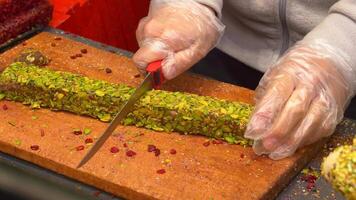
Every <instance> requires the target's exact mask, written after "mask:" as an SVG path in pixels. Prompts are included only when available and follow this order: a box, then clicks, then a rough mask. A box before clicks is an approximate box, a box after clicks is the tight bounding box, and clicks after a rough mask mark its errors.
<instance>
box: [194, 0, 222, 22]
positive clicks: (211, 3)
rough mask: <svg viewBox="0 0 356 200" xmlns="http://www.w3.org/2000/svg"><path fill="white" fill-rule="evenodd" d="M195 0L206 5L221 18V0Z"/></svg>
mask: <svg viewBox="0 0 356 200" xmlns="http://www.w3.org/2000/svg"><path fill="white" fill-rule="evenodd" d="M195 1H196V2H198V3H200V4H203V5H206V6H208V7H210V8H212V9H213V10H215V12H216V13H217V15H218V17H219V18H221V16H222V14H221V10H222V7H223V0H195Z"/></svg>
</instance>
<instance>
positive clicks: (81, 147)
mask: <svg viewBox="0 0 356 200" xmlns="http://www.w3.org/2000/svg"><path fill="white" fill-rule="evenodd" d="M75 149H76V150H77V151H82V150H84V145H80V146H77V147H76V148H75Z"/></svg>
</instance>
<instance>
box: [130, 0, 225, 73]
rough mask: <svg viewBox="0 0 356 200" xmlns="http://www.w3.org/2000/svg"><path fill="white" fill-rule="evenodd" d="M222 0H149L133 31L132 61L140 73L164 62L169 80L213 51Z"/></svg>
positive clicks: (219, 31) (219, 29) (221, 27)
mask: <svg viewBox="0 0 356 200" xmlns="http://www.w3.org/2000/svg"><path fill="white" fill-rule="evenodd" d="M221 7H222V0H179V1H176V0H152V1H151V5H150V10H149V14H148V16H147V17H145V18H144V19H142V20H141V21H140V23H139V26H138V28H137V31H136V37H137V41H138V43H139V46H140V48H139V50H138V51H137V52H136V53H135V55H134V56H133V61H134V62H135V63H136V65H137V66H138V67H139V69H140V70H141V71H145V69H146V67H147V65H148V64H149V63H150V62H154V61H157V60H163V62H162V63H163V64H162V65H163V66H162V70H163V74H164V76H165V78H166V79H168V80H170V79H173V78H175V77H176V76H178V75H179V74H181V73H183V72H184V71H186V70H188V69H189V68H190V67H192V66H193V65H194V64H195V63H196V62H198V61H199V60H200V59H202V58H203V57H204V56H205V55H206V54H207V53H208V52H209V51H210V50H211V49H212V48H214V47H215V46H216V44H217V42H218V41H219V39H220V37H221V36H222V34H223V31H224V28H225V26H224V25H223V24H222V23H221V21H220V19H219V16H221Z"/></svg>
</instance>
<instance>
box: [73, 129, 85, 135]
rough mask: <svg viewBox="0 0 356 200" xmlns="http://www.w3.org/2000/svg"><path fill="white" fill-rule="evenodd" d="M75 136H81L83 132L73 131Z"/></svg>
mask: <svg viewBox="0 0 356 200" xmlns="http://www.w3.org/2000/svg"><path fill="white" fill-rule="evenodd" d="M73 134H74V135H81V134H83V132H82V131H81V130H76V131H73Z"/></svg>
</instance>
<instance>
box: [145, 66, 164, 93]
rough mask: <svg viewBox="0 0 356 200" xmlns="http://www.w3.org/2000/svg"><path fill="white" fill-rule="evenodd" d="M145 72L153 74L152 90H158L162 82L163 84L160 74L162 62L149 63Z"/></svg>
mask: <svg viewBox="0 0 356 200" xmlns="http://www.w3.org/2000/svg"><path fill="white" fill-rule="evenodd" d="M146 71H147V72H149V73H152V74H153V88H154V89H159V88H160V87H161V85H162V84H163V82H165V79H164V76H163V72H162V60H159V61H156V62H152V63H150V64H149V65H148V66H147V68H146Z"/></svg>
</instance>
